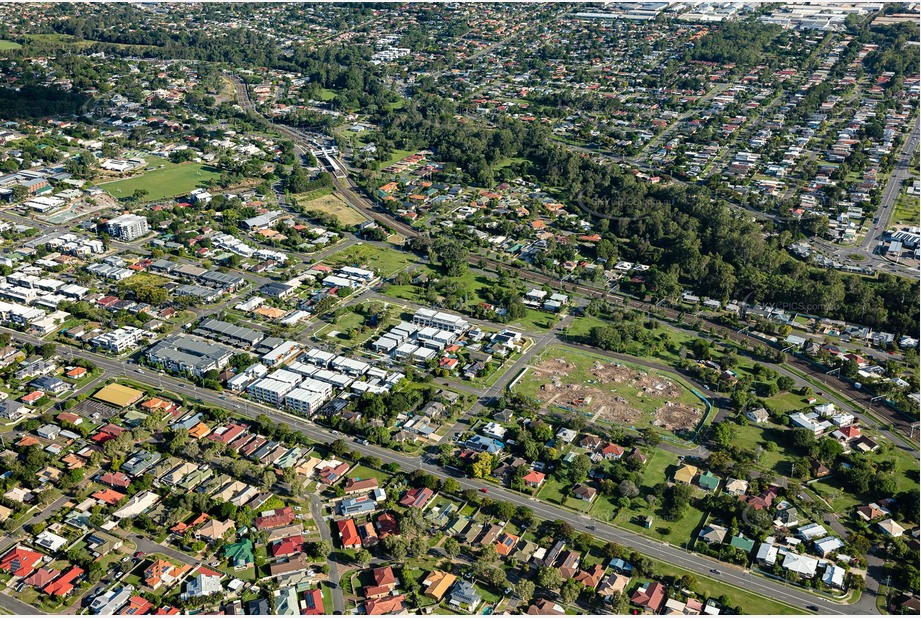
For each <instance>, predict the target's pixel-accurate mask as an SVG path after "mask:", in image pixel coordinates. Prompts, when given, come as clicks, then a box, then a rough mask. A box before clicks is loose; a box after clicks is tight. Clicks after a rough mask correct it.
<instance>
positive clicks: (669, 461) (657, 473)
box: [639, 449, 678, 496]
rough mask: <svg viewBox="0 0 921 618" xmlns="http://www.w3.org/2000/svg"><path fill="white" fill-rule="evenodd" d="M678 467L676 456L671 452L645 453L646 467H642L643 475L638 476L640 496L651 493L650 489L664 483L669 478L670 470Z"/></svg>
mask: <svg viewBox="0 0 921 618" xmlns="http://www.w3.org/2000/svg"><path fill="white" fill-rule="evenodd" d="M677 465H678V456H677V455H676V454H675V453H672V452H671V451H665V450H662V449H656V450H654V451H653V452H652V453H650V452H648V451H647V452H646V465H645V466H644V467H643V474H642V475H641V476H640V484H639V489H640V495H641V496H643V495H645V494H644V493H643V491H644V490H646V493H649V492H650V491H652V488H653V487H655V486H656V485H658V484H659V483H662V482H665V481H667V480H668V478H669V472H671V470H670V468H674V467H675V466H677Z"/></svg>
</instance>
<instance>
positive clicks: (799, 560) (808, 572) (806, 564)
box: [783, 552, 819, 579]
mask: <svg viewBox="0 0 921 618" xmlns="http://www.w3.org/2000/svg"><path fill="white" fill-rule="evenodd" d="M818 567H819V561H818V559H816V558H810V557H809V556H801V555H799V554H794V553H793V552H790V553H788V554H787V556H786V557H785V558H784V561H783V568H785V569H786V570H788V571H792V572H793V573H797V574H799V575H802V576H803V577H808V578H810V579H811V578H813V577H815V572H816V569H817V568H818Z"/></svg>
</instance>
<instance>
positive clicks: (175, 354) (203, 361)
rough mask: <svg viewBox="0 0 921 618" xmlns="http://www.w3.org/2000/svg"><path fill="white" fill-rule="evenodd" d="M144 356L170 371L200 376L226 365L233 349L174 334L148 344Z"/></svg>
mask: <svg viewBox="0 0 921 618" xmlns="http://www.w3.org/2000/svg"><path fill="white" fill-rule="evenodd" d="M146 356H147V360H148V361H150V362H151V363H153V364H155V365H162V366H163V367H165V368H166V369H168V370H170V371H172V372H175V373H184V372H190V373H191V374H193V375H196V376H200V375H202V374H205V373H207V372H209V371H211V370H212V369H216V370H218V371H219V370H221V369H223V368H224V367H226V366H227V363H228V362H229V361H230V357H231V356H233V351H232V350H231V349H229V348H226V347H224V346H222V345H219V344H216V343H208V342H206V341H201V340H199V339H195V338H193V337H186V336H182V335H174V336H172V337H167V338H166V339H164V340H162V341H159V342H157V343H155V344H154V345H152V346H150V347H149V348H148V349H147V352H146Z"/></svg>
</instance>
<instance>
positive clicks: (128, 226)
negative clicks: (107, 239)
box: [106, 214, 150, 242]
mask: <svg viewBox="0 0 921 618" xmlns="http://www.w3.org/2000/svg"><path fill="white" fill-rule="evenodd" d="M106 231H107V232H108V233H109V234H110V235H112V236H114V237H115V238H118V239H119V240H124V241H126V242H131V241H132V240H134V239H136V238H140V237H141V236H143V235H145V234H147V232H149V231H150V226H149V225H147V217H142V216H140V215H132V214H125V215H120V216H118V217H115V218H114V219H110V220H109V221H108V222H107V223H106Z"/></svg>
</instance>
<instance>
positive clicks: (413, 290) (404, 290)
mask: <svg viewBox="0 0 921 618" xmlns="http://www.w3.org/2000/svg"><path fill="white" fill-rule="evenodd" d="M421 291H422V288H420V287H418V286H415V285H413V284H411V283H409V284H407V285H396V284H389V285H386V286H385V287H384V294H386V295H387V296H390V297H391V298H398V299H400V300H408V301H410V302H418V301H419V300H420V299H421V298H422V295H421V294H420V292H421Z"/></svg>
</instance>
